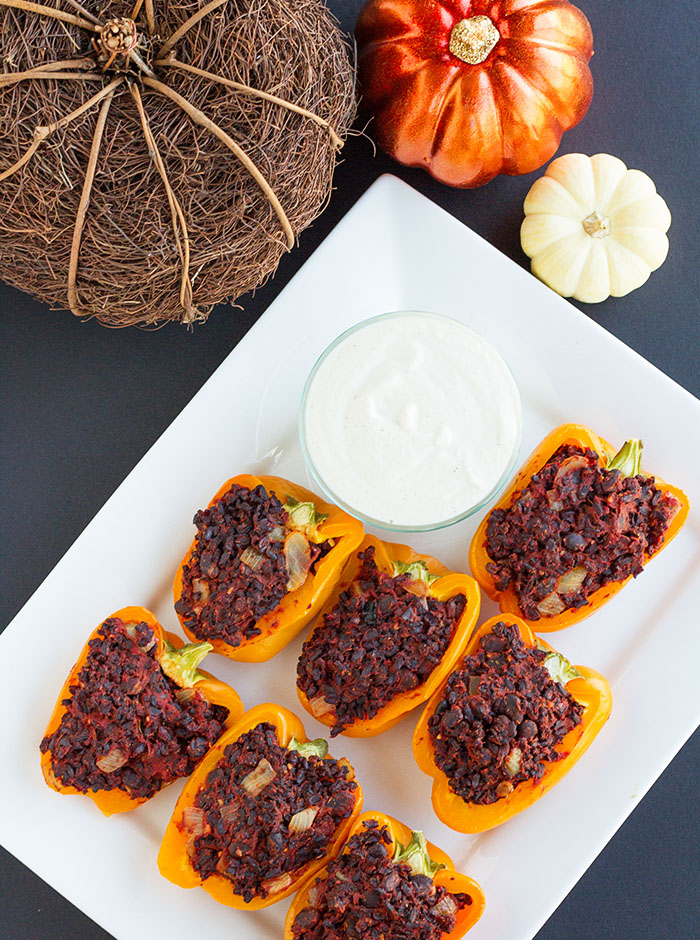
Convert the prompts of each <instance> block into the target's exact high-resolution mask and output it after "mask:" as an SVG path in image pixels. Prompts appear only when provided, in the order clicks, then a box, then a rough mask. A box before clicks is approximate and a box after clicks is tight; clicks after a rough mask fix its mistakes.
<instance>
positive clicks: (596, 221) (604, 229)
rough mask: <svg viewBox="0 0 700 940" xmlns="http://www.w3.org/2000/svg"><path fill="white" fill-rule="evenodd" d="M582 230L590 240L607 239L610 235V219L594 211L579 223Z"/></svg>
mask: <svg viewBox="0 0 700 940" xmlns="http://www.w3.org/2000/svg"><path fill="white" fill-rule="evenodd" d="M581 225H582V226H583V230H584V232H585V233H586V234H587V235H590V236H591V238H607V236H608V235H609V234H610V219H608V218H607V217H606V216H604V215H601V214H600V212H598V210H597V209H596V210H595V211H594V212H591V214H590V215H587V216H586V218H585V219H583V221H582V222H581Z"/></svg>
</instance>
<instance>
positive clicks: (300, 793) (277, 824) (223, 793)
mask: <svg viewBox="0 0 700 940" xmlns="http://www.w3.org/2000/svg"><path fill="white" fill-rule="evenodd" d="M262 759H264V760H265V762H266V766H265V771H263V773H265V777H263V779H266V778H267V777H270V779H269V781H268V782H266V783H265V784H264V786H263V787H262V789H260V790H259V792H255V787H254V786H253V790H252V791H250V790H248V789H246V787H245V786H244V781H245V780H246V779H248V781H249V786H250V785H251V784H250V781H251V778H250V777H249V775H250V774H251V773H252V772H254V771H256V768H258V771H257V774H260V773H261V770H262V769H261V768H260V762H261V760H262ZM268 767H269V769H268ZM258 779H259V778H258ZM254 781H255V777H254V778H253V783H254ZM356 789H357V784H356V783H355V781H354V780H350V779H348V765H347V764H346V763H345V762H342V761H337V760H334V759H333V758H320V757H315V756H310V757H304V756H302V755H301V754H299V753H298V752H297V751H294V750H290V749H289V748H286V747H283V746H282V745H280V743H279V742H278V740H277V735H276V733H275V728H274V726H273V725H272V724H270V723H269V722H263V723H261V724H259V725H258V726H257V727H255V728H253V729H252V730H251V731H248V732H246V733H245V734H243V735H241V737H239V738H238V739H237V740H236V741H234V742H233V743H232V744H229V745H228V747H227V748H226V750H225V751H224V757H223V759H222V760H221V761H219V763H218V764H217V766H216V767H215V768H214V769H213V770H212V771H211V772H210V773H209V775H208V776H207V779H206V782H205V784H204V786H203V787H202V789H201V790H200V791H199V792H198V794H197V796H196V799H195V801H194V807H195V809H194V811H192V810H191V809H190V810H189V811H186V815H185V818H184V821H185V826H184V828H185V829H186V830H188V829H189V831H190V834H191V837H190V840H189V846H188V849H189V854H190V859H191V862H192V866H193V867H194V868H195V870H196V871H198V872H199V874H200V875H201V876H202V878H208V877H209V876H210V875H212V874H214V873H218V874H220V875H223V876H224V877H225V878H227V879H228V880H229V881H230V882H231V883H232V884H233V886H234V889H235V891H236V893H237V894H240V895H242V896H243V898H244V899H245V900H246V901H251V900H252V899H253V898H255V897H260V898H265V897H267V896H268V894H270V892H271V891H274V890H283V889H284V888H285V887H287V886H288V885H289V884H291V881H292V880H293V878H295V877H297V876H298V875H299V874H300V870H301V869H303V867H304V866H305V865H308V864H309V863H310V862H312V861H314V860H315V859H318V858H322V857H323V856H324V855H325V854H326V851H327V849H328V847H329V845H330V844H331V843H332V841H333V838H334V836H335V833H336V830H337V828H338V826H339V825H340V824H341V822H342V821H343V820H344V819H347V818H348V817H349V816H350V815H351V814H352V811H353V809H354V805H355V791H356ZM198 810H199V812H198ZM303 810H311V811H312V812H311V814H309V815H310V816H311V817H312V819H311V824H310V825H309V826H308V828H305V829H304V830H303V831H297V832H294V831H292V830H290V824H292V820H293V818H294V817H295V816H296V814H298V813H300V812H301V811H303ZM297 819H298V817H297ZM285 875H287V876H288V877H287V878H286V879H285V877H284V876H285Z"/></svg>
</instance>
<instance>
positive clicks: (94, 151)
mask: <svg viewBox="0 0 700 940" xmlns="http://www.w3.org/2000/svg"><path fill="white" fill-rule="evenodd" d="M122 81H123V79H122V78H118V79H116V81H114V82H112V83H111V85H108V86H107V87H108V88H109V89H110V90H109V94H107V95H103V97H104V99H105V100H104V101H103V102H102V107H101V108H100V113H99V114H98V116H97V124H96V125H95V133H94V134H93V137H92V147H91V148H90V157H89V159H88V165H87V169H86V170H85V180H84V182H83V191H82V192H81V194H80V202H79V203H78V211H77V213H76V215H75V227H74V229H73V243H72V245H71V250H70V263H69V266H68V306H69V307H70V310H71V313H74V314H75V315H76V316H77V317H79V316H82V312H81V310H80V308H79V307H78V291H77V287H76V284H77V279H78V258H79V256H80V243H81V241H82V237H83V228H84V226H85V217H86V216H87V211H88V209H89V208H90V194H91V192H92V184H93V181H94V179H95V170H96V168H97V158H98V156H99V153H100V146H101V145H102V136H103V134H104V129H105V124H106V122H107V114H108V113H109V108H110V105H111V104H112V98H113V97H114V91H115V89H116V88H117V87H118V86H119V85H120V84H121V83H122Z"/></svg>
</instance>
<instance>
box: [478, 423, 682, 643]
mask: <svg viewBox="0 0 700 940" xmlns="http://www.w3.org/2000/svg"><path fill="white" fill-rule="evenodd" d="M564 445H574V446H575V447H579V448H583V449H586V448H590V449H591V450H593V451H595V453H596V454H598V463H599V466H600V467H601V468H602V469H605V468H609V469H618V470H619V471H620V472H621V474H622V475H623V476H634V475H635V474H637V473H642V475H646V474H644V472H643V471H641V468H640V462H641V442H640V441H638V440H631V441H628V442H626V444H625V445H624V446H623V447H622V448H621V449H620V451H618V452H617V453H616V451H615V448H614V447H613V446H612V445H611V444H609V443H608V441H606V440H604V439H603V438H602V437H599V435H597V434H596V433H595V432H593V431H592V430H591V429H590V428H587V427H585V426H584V425H579V424H563V425H561V426H560V427H557V428H555V429H554V430H553V431H551V432H550V433H549V434H548V435H547V436H546V437H545V438H544V440H542V441H541V443H540V444H538V445H537V447H536V448H535V450H534V451H533V453H532V454H531V455H530V457H529V458H528V459H527V461H526V462H525V464H524V465H523V467H522V468H521V469H520V471H519V472H518V474H517V475H516V476H515V478H514V479H513V482H512V483H511V485H510V486H509V487H508V489H507V490H506V491H505V493H504V494H503V496H502V497H501V499H500V500H499V501H498V503H497V504H496V506H494V507H493V509H492V510H491V511H490V512H489V513H488V514H487V515H486V517H485V518H484V519H483V521H482V522H481V525H480V526H479V528H478V529H477V530H476V533H475V534H474V537H473V539H472V542H471V545H470V548H469V566H470V568H471V572H472V574H473V575H474V577H475V578H476V580H477V581H478V582H479V585H480V586H481V588H482V589H483V590H484V591H485V592H486V594H487V595H488V597H490V598H491V600H493V601H496V602H497V603H498V605H499V607H500V609H501V611H502V612H503V613H511V614H517V615H518V616H521V617H523V619H525V620H526V621H527V622H528V623H531V624H533V625H534V626H535V629H536V630H537V632H538V633H551V632H554V631H556V630H561V629H563V628H564V627H568V626H571V625H572V624H574V623H578V622H579V621H580V620H583V619H585V618H586V617H588V616H589V615H590V614H592V613H594V611H596V610H598V609H599V608H600V607H601V606H602V605H603V604H605V603H606V602H607V601H608V600H610V598H611V597H613V596H614V595H615V594H617V593H618V592H619V591H620V590H622V588H623V587H624V586H625V585H626V584H627V582H628V581H629V580H630V579H631V578H632V575H629V576H628V577H626V578H625V579H624V580H619V581H609V582H608V583H607V584H604V585H603V586H602V587H600V588H598V589H597V590H595V591H593V592H592V593H591V594H590V595H589V596H588V598H587V602H586V603H585V604H583V606H578V607H566V608H565V609H563V610H557V608H561V606H562V604H561V603H557V604H555V605H554V606H553V608H552V609H551V610H550V611H549V612H547V611H546V606H547V605H546V603H545V605H544V607H543V610H545V613H543V614H542V615H541V616H540V617H539V619H533V618H528V617H525V616H524V615H523V612H522V610H521V608H520V603H519V600H518V596H517V594H516V592H515V590H514V588H513V586H512V585H509V587H508V588H507V589H506V590H498V588H497V587H496V584H495V582H494V577H493V575H492V574H491V572H490V571H489V570H488V566H489V564H491V563H493V559H492V558H491V557H490V556H489V554H488V551H487V547H486V546H487V527H488V524H489V519H490V516H491V513H492V512H493V511H494V509H498V510H507V509H509V508H510V507H511V506H512V505H513V504H514V503H515V501H516V500H517V499H518V497H519V494H520V492H521V491H522V490H523V489H524V488H525V487H526V486H527V485H528V484H529V483H530V481H531V480H532V477H533V476H534V475H535V474H537V473H539V472H540V471H541V470H542V468H543V467H544V466H545V464H546V463H547V462H548V461H549V459H550V458H551V457H552V456H553V455H554V454H555V452H556V451H557V450H558V449H559V448H560V447H563V446H564ZM654 483H655V486H656V487H657V489H658V490H660V491H661V493H662V494H664V496H665V497H666V498H668V499H670V500H676V501H677V503H678V508H677V510H676V512H675V515H673V518H672V519H671V520H670V523H669V525H668V528H667V530H666V532H665V534H664V537H663V541H662V543H661V545H660V547H659V548H657V549H656V551H655V552H654V554H653V555H649V554H645V556H644V560H643V564H646V563H647V562H648V561H649V560H650V558H652V557H655V556H656V555H657V554H658V553H659V552H660V551H661V549H662V548H664V547H665V546H666V545H668V543H669V542H670V541H671V539H673V538H674V537H675V536H676V535H677V534H678V532H679V531H680V529H681V528H682V526H683V524H684V522H685V520H686V518H687V515H688V508H689V504H688V497H687V496H686V494H685V493H684V492H683V491H682V490H680V489H678V487H675V486H671V485H670V484H668V483H665V482H664V481H663V480H662V479H660V478H659V477H657V476H654ZM585 574H586V573H585V569H584V568H580V569H575V570H573V571H572V572H570V573H569V574H568V576H567V575H564V576H562V577H564V578H565V577H568V578H572V579H573V584H569V586H568V589H569V590H571V589H572V588H573V589H575V588H576V586H577V585H576V582H577V580H580V579H582V578H585ZM559 583H560V582H557V584H559ZM556 586H557V585H555V588H556ZM555 593H556V592H555ZM551 597H553V598H554V599H555V600H557V598H556V597H555V595H554V594H552V595H551Z"/></svg>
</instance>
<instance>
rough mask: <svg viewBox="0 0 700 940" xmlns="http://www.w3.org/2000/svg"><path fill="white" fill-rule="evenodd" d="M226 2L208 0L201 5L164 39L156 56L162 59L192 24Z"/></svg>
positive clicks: (194, 24)
mask: <svg viewBox="0 0 700 940" xmlns="http://www.w3.org/2000/svg"><path fill="white" fill-rule="evenodd" d="M228 2H229V0H209V3H207V4H206V6H203V7H202V9H201V10H197V12H196V13H193V14H192V16H191V17H190V18H189V19H187V20H185V22H184V23H183V24H182V26H181V27H180V28H179V29H176V30H175V32H174V33H173V34H172V36H169V37H168V39H166V40H165V42H164V43H163V45H162V46H161V47H160V49H159V50H158V54H157V55H156V58H157V59H162V58H163V56H165V55H167V54H168V52H170V50H171V49H172V48H173V46H175V45H177V43H178V42H180V40H181V39H182V37H183V36H184V35H185V33H187V32H188V31H189V30H191V29H192V27H193V26H196V25H197V23H199V21H200V20H202V19H204V17H205V16H208V15H209V14H210V13H213V12H214V10H218V9H219V7H222V6H223V5H224V4H225V3H228Z"/></svg>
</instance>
